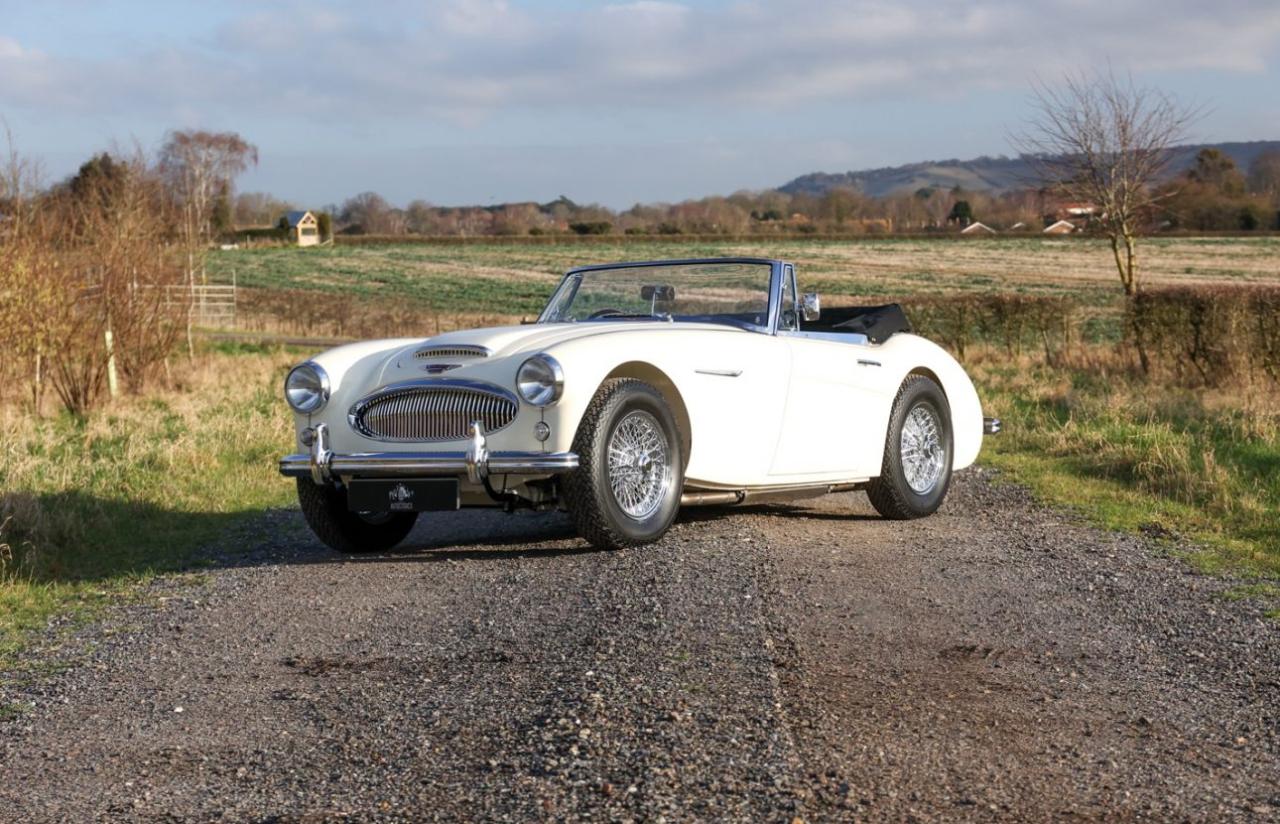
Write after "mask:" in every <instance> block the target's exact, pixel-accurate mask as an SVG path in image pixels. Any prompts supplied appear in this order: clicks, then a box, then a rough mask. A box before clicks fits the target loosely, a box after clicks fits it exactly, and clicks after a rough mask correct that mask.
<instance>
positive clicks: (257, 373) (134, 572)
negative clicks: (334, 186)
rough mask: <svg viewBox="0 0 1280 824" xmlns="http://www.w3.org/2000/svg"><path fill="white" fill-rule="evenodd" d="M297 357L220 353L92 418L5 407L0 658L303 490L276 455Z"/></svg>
mask: <svg viewBox="0 0 1280 824" xmlns="http://www.w3.org/2000/svg"><path fill="white" fill-rule="evenodd" d="M293 360H294V356H292V355H290V354H288V353H283V352H274V353H261V352H254V353H250V354H237V355H228V354H219V353H212V352H211V353H208V354H206V355H204V356H203V357H202V358H200V359H198V360H197V361H196V363H195V364H191V365H189V366H186V367H184V368H182V369H176V370H175V372H182V373H183V374H182V377H181V378H178V379H177V386H175V387H173V388H172V389H170V390H166V391H162V392H155V393H149V394H146V395H143V396H140V397H132V398H125V399H122V400H120V401H118V402H116V403H114V404H112V405H110V406H108V407H107V408H105V409H104V410H102V411H101V412H98V413H95V414H93V415H91V416H89V417H87V418H73V417H70V416H67V415H62V414H59V415H57V416H53V417H47V418H43V419H34V420H33V419H32V417H31V416H30V415H29V414H27V413H25V412H23V411H21V410H17V409H12V408H9V409H0V490H3V492H0V523H3V529H0V660H3V659H4V658H5V657H7V656H9V655H11V654H12V653H13V651H14V650H15V649H17V648H18V646H19V645H20V644H21V642H22V639H23V638H24V637H25V636H26V634H27V633H29V632H30V631H32V630H34V629H38V628H40V627H42V626H44V625H45V624H46V622H47V621H48V619H49V618H50V617H51V616H52V615H54V614H63V615H69V616H71V617H72V618H75V617H77V616H84V615H88V614H91V613H92V612H93V611H94V609H95V608H97V607H98V606H100V605H101V604H103V603H106V602H108V601H110V600H112V599H115V598H118V597H119V596H120V595H121V593H123V592H127V591H128V590H129V589H130V588H131V587H133V586H135V585H136V584H138V583H140V582H144V581H146V580H147V579H148V578H149V577H150V576H152V575H153V574H154V573H155V572H157V571H162V570H172V569H178V568H181V567H183V566H186V565H189V564H190V563H192V561H193V560H195V558H194V555H195V553H197V552H198V551H199V549H200V547H201V546H202V545H204V544H207V543H208V542H209V541H210V540H212V539H213V538H215V537H217V536H219V535H221V534H223V533H225V531H226V530H227V528H228V527H230V526H232V525H234V524H235V523H237V522H240V521H242V520H244V519H246V518H250V517H253V516H256V515H258V514H259V513H261V512H262V511H263V510H264V509H265V508H267V507H271V506H277V505H282V504H285V503H288V502H289V501H290V500H291V494H290V491H291V487H290V485H289V484H285V483H283V482H282V481H281V479H280V477H279V475H278V474H277V473H276V471H275V459H276V458H277V457H278V453H279V452H280V450H281V449H282V448H283V445H287V444H288V443H290V441H291V434H290V422H289V419H288V415H287V414H286V410H285V408H284V405H283V403H282V402H281V401H280V392H279V387H280V381H281V379H282V377H283V374H284V370H285V369H286V368H287V366H288V365H289V364H290V363H291V362H292V361H293Z"/></svg>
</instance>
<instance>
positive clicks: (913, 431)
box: [899, 404, 946, 495]
mask: <svg viewBox="0 0 1280 824" xmlns="http://www.w3.org/2000/svg"><path fill="white" fill-rule="evenodd" d="M941 431H942V426H941V423H940V422H939V420H938V416H937V414H935V413H934V411H933V410H932V409H930V408H929V407H928V406H927V405H925V404H919V405H917V406H915V407H913V408H912V409H911V411H910V412H909V413H907V419H906V420H905V421H903V422H902V437H901V439H900V444H899V449H900V450H901V451H900V455H901V457H902V474H903V477H904V478H905V479H906V482H907V486H909V487H911V491H913V492H915V493H916V494H919V495H924V494H926V493H928V492H929V491H931V490H932V489H933V488H934V487H935V486H937V484H938V481H939V479H941V477H942V470H943V463H944V460H945V458H946V447H945V445H944V444H943V441H942V435H941Z"/></svg>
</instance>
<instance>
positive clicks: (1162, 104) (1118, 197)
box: [1013, 70, 1201, 295]
mask: <svg viewBox="0 0 1280 824" xmlns="http://www.w3.org/2000/svg"><path fill="white" fill-rule="evenodd" d="M1033 100H1034V109H1035V115H1034V117H1033V119H1032V120H1031V122H1030V123H1029V125H1028V127H1027V129H1026V131H1025V132H1024V133H1023V134H1021V135H1018V136H1015V137H1014V138H1013V143H1014V145H1015V147H1016V148H1017V149H1018V150H1019V151H1020V152H1021V153H1022V154H1023V155H1024V156H1026V158H1027V159H1028V160H1029V161H1030V163H1031V165H1032V168H1033V169H1034V170H1035V171H1036V173H1037V174H1038V175H1040V176H1041V178H1042V179H1043V180H1044V181H1046V182H1048V183H1050V184H1051V185H1052V186H1053V187H1054V188H1055V189H1056V191H1057V193H1058V194H1060V195H1061V196H1063V197H1065V198H1067V199H1069V200H1076V201H1085V202H1088V203H1090V204H1092V205H1094V206H1095V207H1096V208H1097V209H1098V214H1099V218H1098V221H1099V225H1100V226H1101V229H1102V231H1103V233H1104V234H1105V235H1106V237H1107V239H1108V240H1109V241H1110V242H1111V251H1112V253H1113V255H1114V256H1115V262H1116V270H1117V271H1118V272H1119V274H1120V283H1121V285H1122V286H1123V287H1124V292H1125V294H1126V295H1133V294H1135V293H1137V291H1138V290H1139V288H1140V286H1141V280H1140V273H1139V268H1138V248H1137V247H1138V238H1139V236H1140V235H1141V233H1142V231H1143V229H1144V228H1145V226H1146V224H1147V223H1149V221H1150V217H1151V211H1152V209H1151V207H1152V205H1153V202H1154V198H1155V197H1156V195H1155V193H1154V184H1156V183H1158V182H1159V181H1160V180H1161V179H1162V177H1163V176H1164V174H1165V172H1166V169H1167V167H1168V164H1169V161H1170V159H1171V156H1170V151H1169V149H1170V148H1171V147H1173V146H1174V145H1176V144H1178V143H1179V142H1181V141H1183V140H1184V139H1185V138H1186V136H1187V131H1188V129H1189V127H1190V125H1191V124H1192V123H1193V122H1195V120H1197V119H1198V118H1199V116H1200V114H1201V112H1200V111H1199V110H1198V109H1195V108H1189V107H1186V106H1183V105H1180V104H1179V103H1178V102H1177V101H1176V100H1175V99H1174V98H1172V97H1170V96H1169V95H1167V94H1165V93H1164V92H1161V91H1159V90H1157V89H1153V88H1147V87H1139V86H1136V85H1134V83H1133V79H1132V78H1130V77H1126V78H1124V79H1121V78H1117V77H1116V76H1115V74H1113V73H1112V72H1111V71H1110V70H1108V71H1105V72H1097V73H1092V74H1074V75H1068V76H1067V77H1066V78H1064V80H1063V83H1062V85H1061V87H1059V88H1050V87H1049V86H1047V85H1044V84H1042V83H1037V84H1036V86H1035V88H1034V93H1033Z"/></svg>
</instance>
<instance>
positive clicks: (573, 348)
mask: <svg viewBox="0 0 1280 824" xmlns="http://www.w3.org/2000/svg"><path fill="white" fill-rule="evenodd" d="M285 397H286V399H287V400H288V403H289V405H290V406H291V407H292V408H293V410H294V413H295V417H296V423H297V437H298V447H299V449H300V450H301V451H300V452H299V453H297V454H293V455H289V456H287V457H285V458H282V459H281V461H280V472H281V473H282V474H283V475H286V476H289V477H294V478H296V479H297V484H298V499H299V501H300V502H301V506H302V512H303V514H304V516H305V517H306V520H307V523H308V524H310V526H311V528H312V529H313V530H314V531H315V533H316V535H317V536H318V537H319V538H320V539H321V540H322V541H324V542H325V543H326V544H328V545H329V546H331V547H333V548H335V549H339V550H342V551H347V552H357V551H375V550H383V549H387V548H389V547H391V546H394V545H395V544H397V543H399V542H400V541H402V540H403V539H404V538H405V536H406V535H408V533H409V530H410V529H411V528H412V527H413V525H414V522H415V520H416V519H417V517H418V514H419V513H421V512H428V511H433V510H452V509H458V508H459V507H479V506H485V507H503V508H505V509H507V510H514V509H518V508H532V509H539V510H542V509H555V508H559V509H563V510H567V511H568V513H569V515H570V517H571V518H572V520H573V522H574V524H575V525H576V526H577V529H578V531H579V533H580V534H581V535H582V537H583V538H585V539H586V540H587V541H589V542H591V543H592V544H594V545H596V546H598V547H604V548H619V547H626V546H635V545H638V544H644V543H647V542H650V541H656V540H658V539H659V538H661V537H662V535H663V534H664V533H665V532H666V531H667V529H668V527H670V525H671V522H672V521H673V520H674V519H675V517H676V513H677V512H678V511H679V509H680V507H681V506H692V505H697V504H720V505H730V504H741V503H751V502H756V501H759V500H762V499H778V498H801V497H806V496H815V495H821V494H825V493H829V492H840V491H845V490H851V489H865V490H866V492H867V495H868V497H869V498H870V499H871V503H872V504H873V505H874V506H875V508H876V510H877V511H879V512H880V513H881V514H882V515H884V516H885V517H887V518H916V517H920V516H922V515H928V514H930V513H932V512H933V511H934V510H936V509H937V508H938V507H939V506H940V505H941V503H942V500H943V498H944V497H945V496H946V494H947V487H948V485H949V483H950V480H951V473H952V471H953V470H956V469H961V468H963V467H966V466H968V465H970V464H971V463H973V461H974V459H975V458H977V455H978V450H979V449H980V448H981V446H982V438H983V434H984V433H986V434H991V433H994V432H997V431H999V427H1000V424H999V421H997V420H995V419H993V418H986V419H984V418H983V416H982V408H981V406H980V405H979V402H978V395H977V393H976V392H975V391H974V388H973V383H972V382H971V381H970V380H969V377H968V376H967V375H966V374H965V372H964V370H963V369H962V368H961V367H960V365H959V364H957V363H956V361H955V360H954V359H953V358H952V357H951V356H950V355H949V354H947V353H946V352H945V351H944V350H943V349H941V348H939V347H938V346H936V345H935V344H933V343H931V342H929V341H927V340H925V339H923V338H920V337H917V336H915V335H913V334H911V333H910V327H909V325H908V323H907V320H906V317H905V316H904V315H903V313H902V311H901V309H900V308H899V307H897V306H895V305H890V306H878V307H862V308H846V309H835V310H828V311H826V312H821V311H820V308H819V302H818V296H817V295H816V294H803V295H802V294H801V293H800V292H799V290H798V288H797V285H796V272H795V267H794V266H793V265H792V264H790V263H786V262H784V261H779V260H764V259H755V258H724V259H714V260H672V261H650V262H644V263H618V264H609V265H603V266H585V267H582V268H579V269H574V270H572V271H571V272H569V273H568V274H567V275H565V277H564V280H563V281H562V282H561V283H560V286H559V287H558V288H557V289H556V291H555V293H554V294H553V295H552V296H551V300H550V301H549V302H548V304H547V307H546V309H545V310H544V311H543V312H542V315H541V316H540V317H539V318H538V320H537V322H536V323H533V324H526V325H520V326H506V327H498V328H493V329H476V330H472V331H465V332H451V333H449V334H444V335H437V336H436V337H434V338H426V339H407V340H406V339H399V340H379V341H370V342H366V343H355V344H351V345H348V346H340V347H338V348H336V349H331V350H329V351H328V352H325V353H323V354H321V355H318V356H316V357H315V358H313V359H312V360H309V361H307V362H306V363H303V364H300V365H299V366H297V367H295V368H294V369H293V370H292V371H291V372H290V373H289V376H288V378H287V379H286V381H285Z"/></svg>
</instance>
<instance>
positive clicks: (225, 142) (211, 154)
mask: <svg viewBox="0 0 1280 824" xmlns="http://www.w3.org/2000/svg"><path fill="white" fill-rule="evenodd" d="M257 163H258V148H257V147H256V146H254V145H253V144H252V143H249V142H248V141H246V140H245V139H244V138H242V137H241V136H240V135H238V134H236V133H235V132H205V131H179V132H170V133H169V136H168V138H167V139H166V140H165V143H164V145H163V146H162V147H161V148H160V169H161V171H162V172H163V173H164V176H165V178H166V179H167V180H168V181H169V186H170V188H171V189H172V190H173V192H174V194H175V195H176V196H177V199H178V201H179V203H180V204H181V206H182V210H183V230H184V232H185V234H186V239H187V242H188V245H189V246H190V247H192V248H195V247H197V246H200V245H203V244H204V242H205V241H206V240H208V237H209V228H210V224H211V222H212V218H213V206H214V201H215V200H216V199H217V198H218V197H219V194H220V193H226V194H227V195H228V196H229V195H230V192H231V184H232V183H233V182H234V180H235V178H236V177H237V176H239V175H241V174H243V173H244V172H245V171H246V170H247V169H248V168H249V167H250V166H254V165H257Z"/></svg>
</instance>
